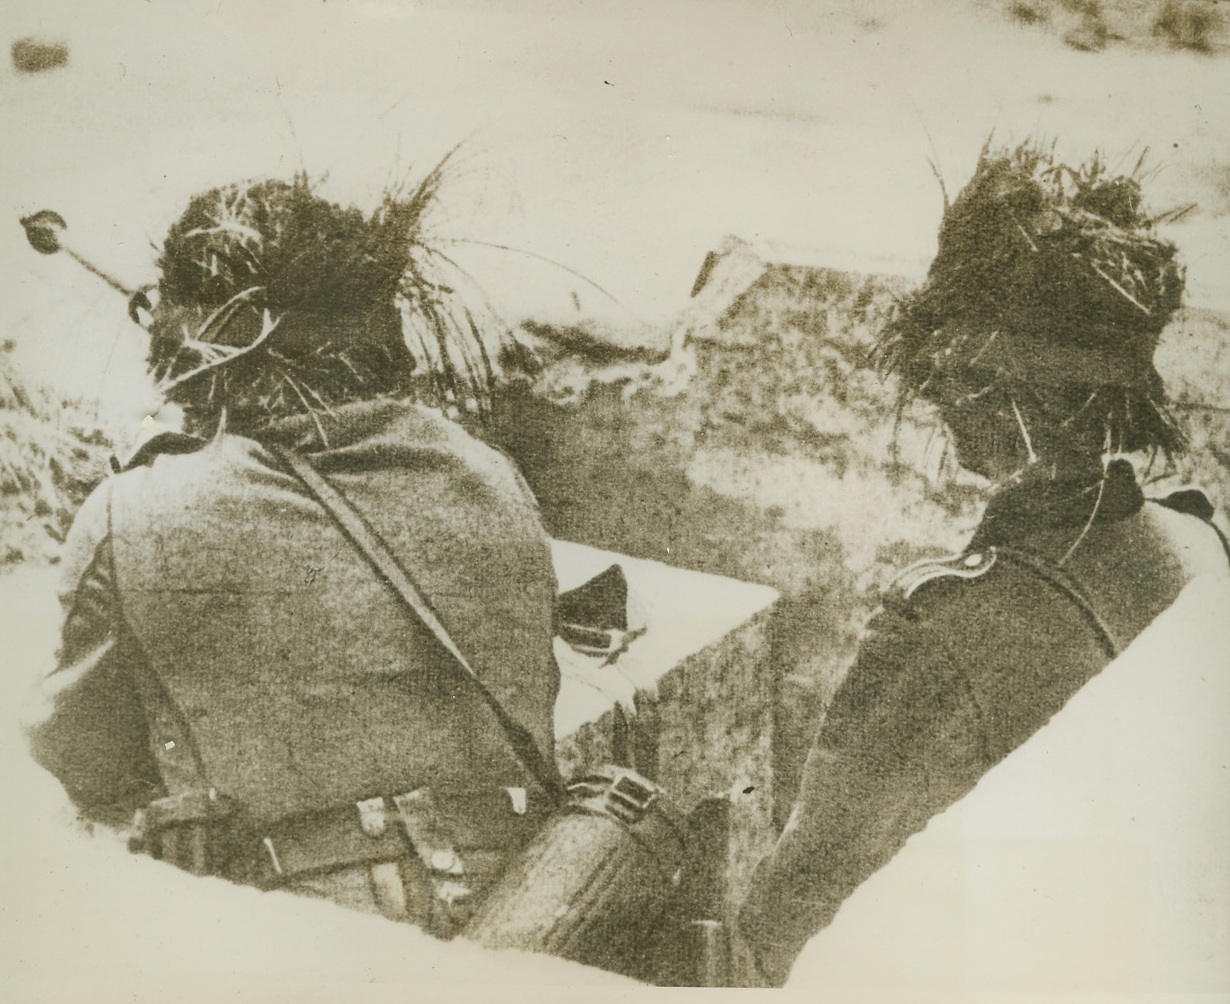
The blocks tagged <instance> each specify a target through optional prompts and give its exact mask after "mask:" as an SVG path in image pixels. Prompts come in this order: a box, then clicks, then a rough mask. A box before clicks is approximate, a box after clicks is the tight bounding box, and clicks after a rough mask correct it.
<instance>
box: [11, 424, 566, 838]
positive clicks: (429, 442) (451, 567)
mask: <svg viewBox="0 0 1230 1004" xmlns="http://www.w3.org/2000/svg"><path fill="white" fill-rule="evenodd" d="M323 431H324V433H325V435H326V436H327V444H326V443H325V442H322V441H321V438H320V433H318V432H317V431H316V426H315V425H314V424H313V423H311V422H309V421H307V420H306V419H305V420H303V421H302V422H299V421H291V422H287V423H284V424H282V425H281V426H275V427H273V428H271V429H270V430H269V433H268V435H269V436H270V437H273V438H276V439H278V440H279V441H281V442H282V443H284V444H286V445H290V446H292V447H294V448H296V449H298V450H299V452H301V454H302V455H304V456H305V457H306V458H308V459H309V460H310V461H311V462H312V464H313V465H314V466H315V467H316V469H317V470H318V471H319V472H320V473H321V474H323V475H324V476H325V477H326V478H328V479H329V480H330V481H331V482H332V484H333V485H334V486H335V487H336V488H338V489H339V490H340V491H342V492H343V493H344V494H345V495H346V496H347V498H348V499H349V500H350V502H351V503H352V504H353V506H354V507H355V508H356V509H357V510H358V511H359V512H360V513H361V514H362V515H363V517H364V518H365V519H366V520H367V521H368V522H369V524H370V525H371V526H372V527H373V528H374V529H375V530H376V532H377V533H379V534H380V535H381V536H382V537H383V538H384V540H385V541H386V543H387V544H388V545H389V547H390V549H391V550H392V551H393V553H394V554H395V555H396V556H397V557H398V558H399V560H401V561H402V562H403V564H404V566H405V567H406V568H407V569H408V570H410V572H411V574H412V575H413V576H414V577H415V578H416V579H417V580H418V582H419V585H420V586H421V587H422V589H423V592H424V593H425V594H426V595H427V596H428V597H429V598H430V600H431V602H432V603H433V605H434V607H435V609H436V611H437V612H438V614H439V616H440V619H441V621H442V622H443V623H444V625H445V626H446V628H447V629H448V630H449V632H450V634H451V635H452V636H453V638H454V639H455V641H456V642H457V644H458V646H459V647H460V648H461V649H462V650H463V652H464V653H465V654H466V655H467V657H468V659H469V661H470V662H471V664H472V665H473V666H474V667H475V669H476V671H477V673H478V675H479V676H480V678H481V679H482V680H483V682H484V683H485V684H486V686H487V688H488V689H489V690H490V691H491V692H492V693H493V694H494V696H495V697H496V698H497V699H498V700H499V701H500V702H501V704H502V705H503V707H504V708H505V710H506V711H507V712H508V713H509V714H510V715H511V716H512V717H513V718H514V719H515V720H516V721H518V722H519V723H520V724H521V725H523V726H524V727H525V728H526V729H527V730H528V731H529V732H530V733H531V734H532V735H533V737H534V738H535V740H536V741H537V743H538V745H539V747H540V749H541V750H542V752H543V753H544V755H545V756H546V757H548V761H549V762H550V757H551V753H552V750H553V728H552V723H553V716H554V704H555V697H556V694H557V691H558V684H559V674H558V669H557V667H556V665H555V660H554V656H553V651H552V633H553V632H552V616H553V609H554V601H555V593H556V580H555V574H554V570H553V566H552V561H551V554H550V549H549V543H548V540H547V538H546V535H545V533H544V531H543V529H542V525H541V522H540V519H539V514H538V511H537V508H536V505H535V503H534V500H533V498H532V497H531V495H530V492H529V489H528V488H527V487H526V486H525V484H524V482H523V481H522V479H521V478H520V476H519V475H518V474H517V472H516V471H515V469H514V467H513V466H512V464H511V463H510V462H509V461H508V459H507V458H506V457H504V456H503V455H502V454H500V453H498V452H496V451H495V450H492V449H490V448H488V447H486V446H484V445H482V444H480V443H479V442H477V441H476V440H474V439H473V438H471V437H470V436H469V435H468V434H466V433H465V432H464V431H463V430H462V429H460V428H459V427H458V426H456V425H455V424H453V423H451V422H448V421H446V420H444V419H443V418H441V417H439V416H437V415H435V414H434V413H432V412H429V411H427V410H425V409H420V408H417V407H414V406H410V405H406V404H400V403H395V402H378V403H373V404H365V405H354V406H348V407H344V408H341V409H338V411H337V414H336V416H335V417H331V418H325V419H324V420H323ZM169 445H170V446H173V447H175V448H177V449H185V447H183V446H182V445H179V446H177V445H176V444H175V443H171V444H169ZM187 449H189V450H190V452H182V453H178V454H176V453H174V452H165V451H164V452H159V451H158V450H157V449H156V448H155V449H154V450H153V451H152V454H151V453H150V452H149V451H147V454H146V455H144V456H139V457H138V458H137V461H136V462H135V464H133V465H131V466H130V469H128V470H126V471H125V472H124V473H121V474H119V475H117V476H116V477H113V478H110V479H109V480H108V481H106V482H105V483H104V484H103V485H102V486H101V487H100V488H99V489H98V490H97V491H96V492H95V493H94V494H93V495H92V496H91V497H90V499H89V500H88V501H87V502H86V504H85V506H84V507H83V509H82V510H81V513H80V514H79V516H78V519H77V521H76V523H75V524H74V526H73V529H72V531H71V533H70V535H69V539H68V543H67V548H66V556H65V559H64V564H65V569H64V571H65V587H64V591H63V594H62V599H63V604H64V612H65V621H64V629H63V647H62V649H61V651H60V654H59V661H58V665H57V667H56V669H55V670H54V672H52V673H51V674H50V675H49V676H48V678H47V679H46V680H45V681H44V686H43V704H42V707H41V709H40V711H39V713H38V714H37V715H36V716H35V720H34V722H33V723H32V727H31V731H30V738H31V742H32V748H33V751H34V753H35V755H36V757H37V758H38V759H39V760H40V761H41V762H42V763H43V764H44V765H45V766H46V767H47V768H48V769H50V770H51V771H52V772H53V773H55V774H56V775H57V776H58V777H59V778H60V779H61V781H62V782H63V783H64V785H65V787H66V788H67V790H68V791H69V793H70V794H71V795H72V797H73V798H74V799H75V800H76V801H77V803H78V804H79V805H80V806H81V807H82V808H83V809H85V810H86V811H87V813H89V814H90V815H93V816H95V817H97V818H101V819H105V820H109V821H113V822H121V821H124V820H126V819H127V818H128V817H129V816H130V815H131V812H132V810H133V809H134V808H135V807H137V806H139V805H142V804H144V803H146V802H147V801H149V800H150V798H151V797H154V796H157V795H160V794H164V793H171V794H174V793H177V792H179V791H182V790H185V789H186V788H190V787H192V786H193V784H194V783H196V784H199V782H200V779H201V778H202V777H203V778H204V779H205V780H207V782H208V783H209V784H210V785H212V786H214V787H216V789H217V790H218V791H219V792H221V793H223V794H225V795H227V796H228V797H229V798H231V799H233V800H235V802H237V803H238V804H239V806H240V807H241V809H242V810H243V812H244V813H245V815H246V816H247V817H248V818H249V819H250V820H251V821H253V822H255V823H262V822H269V821H274V820H279V819H282V818H285V817H288V816H292V815H295V814H297V813H302V812H306V811H312V810H316V809H323V808H331V807H334V806H339V805H343V804H345V803H348V802H349V803H353V802H355V801H357V800H360V799H366V798H371V797H375V796H379V795H388V794H395V793H401V792H405V791H410V790H413V789H415V788H418V787H422V786H445V787H449V786H451V787H464V786H472V787H482V786H483V785H500V786H524V787H532V784H531V783H530V782H529V780H528V779H527V778H526V777H525V776H524V771H523V769H522V768H521V767H520V766H519V764H518V762H517V761H516V760H515V759H514V758H513V756H512V755H511V753H510V751H509V747H508V745H507V742H506V740H505V738H504V733H503V732H502V731H501V729H500V727H499V726H498V724H497V723H496V721H495V718H494V716H493V714H492V712H491V711H490V709H489V708H488V707H487V706H486V705H485V704H483V702H482V701H481V699H480V698H479V697H477V696H476V695H475V693H474V692H473V690H472V688H471V687H469V686H467V685H466V682H465V681H464V679H463V678H462V676H461V673H460V670H459V669H458V667H457V666H456V665H454V664H453V663H452V661H451V659H450V658H449V657H448V656H447V655H445V654H444V653H443V652H442V650H441V649H440V648H439V646H438V645H437V643H435V642H434V640H433V639H432V638H431V636H430V635H429V634H428V632H427V630H426V628H424V627H423V626H422V625H421V624H420V623H419V622H418V621H417V620H416V619H415V618H414V617H413V616H412V615H411V614H410V613H409V612H408V611H407V610H406V608H405V607H404V606H403V605H402V603H401V601H400V600H399V599H398V597H397V596H396V594H395V593H394V592H393V591H392V590H391V589H390V588H389V587H388V586H387V585H385V584H384V583H382V582H381V581H380V580H379V579H378V578H377V577H376V575H375V574H374V572H373V571H372V569H371V568H370V567H369V566H368V565H367V564H366V562H365V561H364V559H363V558H362V557H361V556H360V555H359V553H358V552H357V551H356V550H355V549H354V547H353V545H352V544H351V543H349V542H348V541H347V539H346V538H345V537H343V536H342V534H341V532H340V530H339V529H338V528H337V527H336V526H335V524H334V523H333V521H332V520H331V519H330V517H329V516H328V515H327V514H326V513H325V512H324V511H323V509H322V508H321V507H320V506H319V504H318V503H317V502H316V501H315V500H314V499H313V498H312V497H311V496H310V495H309V494H308V492H307V490H306V489H305V488H304V487H303V486H302V484H301V483H300V482H299V481H298V480H297V479H296V478H295V477H294V476H293V475H292V474H291V473H289V472H287V471H285V470H283V469H281V468H280V467H279V465H278V463H277V461H276V460H275V459H274V457H273V456H272V455H271V454H270V453H269V452H268V451H267V450H266V449H265V448H264V447H262V445H261V444H260V443H259V442H257V441H255V440H253V439H248V438H244V437H242V436H236V435H228V434H223V435H221V436H218V437H216V438H215V439H214V440H213V441H212V442H210V443H208V444H205V445H200V444H192V445H190V446H189V447H187Z"/></svg>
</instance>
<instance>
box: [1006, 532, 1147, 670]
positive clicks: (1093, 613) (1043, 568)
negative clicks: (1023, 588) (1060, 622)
mask: <svg viewBox="0 0 1230 1004" xmlns="http://www.w3.org/2000/svg"><path fill="white" fill-rule="evenodd" d="M994 550H995V551H996V553H997V554H999V556H1000V557H1001V558H1006V559H1008V561H1010V562H1012V563H1013V564H1016V565H1018V566H1020V567H1021V568H1025V569H1028V570H1029V571H1030V572H1031V573H1033V574H1034V575H1035V576H1037V577H1038V578H1040V579H1042V580H1044V581H1045V582H1047V583H1048V584H1049V585H1050V586H1051V587H1052V588H1054V589H1055V590H1056V592H1059V593H1062V594H1063V595H1064V596H1065V597H1067V599H1068V600H1070V601H1071V602H1072V604H1073V605H1074V606H1076V607H1077V608H1078V609H1079V610H1080V611H1081V613H1082V614H1083V615H1084V617H1085V620H1086V621H1087V622H1088V623H1089V626H1090V627H1092V628H1093V630H1094V633H1095V634H1096V635H1097V636H1098V640H1099V641H1100V642H1101V643H1102V647H1103V648H1104V649H1105V650H1106V654H1107V656H1109V657H1110V658H1111V659H1114V658H1115V657H1116V656H1117V655H1118V654H1119V653H1120V652H1122V651H1123V646H1122V645H1121V644H1120V643H1119V640H1118V639H1117V638H1116V637H1115V634H1114V632H1113V631H1111V629H1110V626H1109V625H1108V624H1107V623H1106V621H1105V620H1104V619H1103V618H1102V615H1101V614H1100V613H1098V610H1097V608H1096V607H1095V606H1094V605H1093V603H1092V601H1091V600H1090V599H1089V597H1088V596H1087V595H1086V594H1085V591H1084V589H1082V588H1081V586H1080V584H1079V583H1078V582H1077V581H1076V580H1075V579H1074V578H1073V577H1072V576H1071V575H1069V574H1068V573H1067V572H1065V571H1064V570H1063V568H1061V567H1060V566H1059V565H1057V564H1056V563H1055V562H1053V561H1048V560H1047V559H1046V558H1044V557H1042V556H1041V555H1038V554H1034V553H1033V552H1031V551H1026V550H1022V549H1019V548H1007V547H997V548H994Z"/></svg>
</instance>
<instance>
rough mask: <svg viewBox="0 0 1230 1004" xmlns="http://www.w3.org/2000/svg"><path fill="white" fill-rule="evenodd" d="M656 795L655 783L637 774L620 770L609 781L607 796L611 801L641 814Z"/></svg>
mask: <svg viewBox="0 0 1230 1004" xmlns="http://www.w3.org/2000/svg"><path fill="white" fill-rule="evenodd" d="M657 797H658V788H657V786H656V785H654V784H652V783H650V782H649V781H646V780H645V779H644V778H642V777H640V776H639V775H637V774H633V773H630V772H622V771H621V772H620V773H619V774H618V775H617V776H616V777H615V780H614V781H612V782H611V787H610V790H609V798H610V800H611V801H612V802H616V803H618V804H619V805H621V806H623V807H625V808H629V809H631V810H632V811H633V812H635V813H637V815H641V814H642V813H644V812H645V810H646V809H648V808H649V806H650V805H652V804H653V801H654V799H656V798H657Z"/></svg>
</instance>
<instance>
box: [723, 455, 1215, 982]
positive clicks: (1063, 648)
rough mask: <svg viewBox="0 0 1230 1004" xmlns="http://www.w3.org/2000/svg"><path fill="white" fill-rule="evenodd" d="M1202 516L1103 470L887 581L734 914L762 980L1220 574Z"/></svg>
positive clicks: (1031, 495) (1124, 472) (1030, 495)
mask: <svg viewBox="0 0 1230 1004" xmlns="http://www.w3.org/2000/svg"><path fill="white" fill-rule="evenodd" d="M1177 510H1186V511H1177ZM1211 514H1212V510H1211V507H1210V506H1209V505H1208V502H1207V500H1205V499H1204V497H1203V496H1202V495H1200V494H1199V493H1197V492H1187V493H1182V494H1181V495H1179V496H1174V497H1172V499H1171V500H1168V504H1158V503H1156V502H1145V500H1144V498H1143V495H1142V493H1141V490H1140V488H1139V487H1138V485H1137V483H1136V480H1135V477H1134V475H1133V472H1132V469H1131V467H1130V466H1129V465H1128V464H1127V463H1126V462H1124V461H1118V462H1115V463H1112V464H1111V466H1110V468H1109V471H1108V473H1107V476H1106V478H1105V480H1104V481H1103V482H1101V483H1100V484H1095V485H1093V486H1092V487H1088V486H1080V485H1072V484H1068V485H1065V484H1062V483H1055V482H1049V483H1045V484H1041V485H1021V486H1018V487H1015V488H1009V489H1007V490H1004V491H1002V492H1001V493H999V494H998V495H997V496H996V497H995V498H993V499H992V501H991V503H990V504H989V505H988V508H987V511H986V513H985V516H984V519H983V521H982V523H981V524H980V526H979V528H978V530H977V532H976V533H975V535H974V537H973V539H972V541H971V542H970V545H969V548H968V549H967V551H966V552H965V553H964V554H962V555H959V556H956V557H954V558H951V559H946V560H942V561H933V562H924V563H922V564H920V565H919V566H916V567H915V568H913V569H910V570H908V571H907V572H906V573H905V574H904V575H903V576H902V577H901V579H900V580H899V582H898V583H897V584H896V585H895V586H894V588H892V589H891V590H890V591H889V593H888V595H887V596H886V597H885V601H884V605H883V608H882V609H881V611H880V612H879V613H878V614H877V616H876V617H874V618H873V620H872V622H871V624H870V626H869V632H868V636H867V637H866V639H865V641H864V644H863V645H862V647H861V650H860V652H859V655H858V658H857V660H856V662H855V664H854V665H853V667H852V668H851V670H850V672H849V674H848V675H847V677H846V679H845V681H844V682H843V684H842V686H841V687H840V688H839V690H838V693H837V695H836V696H835V698H834V700H833V704H832V706H831V707H830V708H829V710H828V713H827V715H826V718H825V720H824V722H823V724H822V726H821V729H820V732H819V735H818V738H817V741H816V744H815V746H814V747H813V749H812V751H811V754H810V757H809V759H808V762H807V764H806V767H805V769H804V778H803V784H802V788H801V793H800V796H799V799H798V802H797V804H796V806H795V809H794V812H793V813H792V815H791V818H790V820H789V821H788V823H787V825H786V828H785V831H784V832H783V834H782V836H781V839H780V840H779V842H778V844H777V847H776V849H775V850H774V852H773V853H772V854H771V855H770V857H769V858H767V859H766V860H765V861H764V862H763V863H762V864H761V867H760V869H759V870H758V872H757V874H756V878H755V881H754V884H753V889H752V892H751V895H750V896H749V899H748V901H747V903H746V904H745V906H744V909H743V912H742V916H741V925H742V928H743V933H744V935H745V936H746V937H747V938H748V940H749V942H750V943H751V944H752V946H753V947H754V948H755V949H756V951H757V952H758V953H759V955H760V958H761V960H762V962H763V964H764V966H765V969H766V972H767V974H768V975H769V976H770V978H773V979H778V980H781V979H784V977H785V975H786V973H787V972H788V970H789V966H790V963H791V962H792V961H793V959H794V957H795V955H796V954H797V953H798V951H799V950H800V949H801V948H802V946H803V945H804V944H805V943H806V941H807V940H808V939H809V938H810V937H811V936H812V935H813V934H814V933H815V932H816V931H818V930H819V929H820V928H822V927H823V926H825V925H826V924H828V923H829V921H830V920H831V919H832V917H833V915H834V914H835V913H836V911H837V908H838V907H839V906H840V905H841V903H842V902H843V901H844V900H845V899H846V897H848V896H849V895H850V893H851V892H853V891H854V889H855V888H856V887H857V886H858V885H859V884H861V883H862V882H863V881H864V880H865V879H866V878H867V877H868V876H869V875H871V874H872V873H873V872H874V871H876V870H877V869H879V868H880V867H881V866H882V865H884V864H885V863H886V862H887V861H888V860H889V859H890V858H891V857H892V856H893V855H894V854H895V853H896V852H897V851H898V850H899V849H900V848H901V846H902V845H903V844H904V843H905V841H906V839H907V838H908V837H909V836H910V835H911V834H913V833H915V832H917V831H918V830H920V829H922V827H923V826H924V825H925V824H926V822H927V820H928V819H930V817H931V816H933V815H935V814H936V813H938V812H940V811H942V810H943V809H945V808H946V807H948V806H949V805H951V804H952V803H954V802H955V801H957V800H958V799H959V798H961V797H962V796H963V795H964V794H965V793H967V792H968V791H969V790H970V789H971V788H972V787H973V786H974V785H975V783H976V782H977V781H978V779H979V778H980V777H981V776H982V775H983V774H984V773H985V772H986V771H987V770H988V769H989V768H990V767H992V766H993V765H994V764H996V763H997V762H999V761H1000V760H1001V759H1003V758H1004V757H1005V756H1006V755H1007V754H1008V753H1009V752H1011V751H1012V750H1013V749H1015V748H1016V747H1017V746H1019V745H1020V744H1021V743H1023V742H1024V741H1025V740H1026V739H1028V738H1029V737H1030V736H1031V735H1032V734H1033V733H1034V732H1035V731H1037V730H1038V729H1039V728H1040V727H1041V726H1042V725H1044V724H1045V723H1046V722H1047V720H1048V719H1050V717H1051V716H1052V715H1054V714H1055V713H1056V712H1057V711H1058V710H1059V709H1060V708H1062V707H1063V705H1064V704H1065V703H1066V702H1067V701H1068V699H1069V698H1070V697H1071V696H1072V695H1073V694H1074V693H1075V692H1076V691H1077V690H1078V689H1080V687H1081V686H1082V685H1083V684H1084V683H1085V682H1086V681H1087V680H1089V679H1090V678H1091V677H1092V676H1093V675H1094V674H1096V673H1098V672H1099V671H1100V670H1101V669H1103V668H1104V667H1105V666H1106V665H1107V663H1108V662H1109V661H1110V660H1111V659H1112V658H1113V656H1114V655H1115V654H1116V653H1117V652H1118V651H1119V650H1121V649H1122V648H1123V647H1124V646H1126V644H1127V643H1128V642H1130V641H1131V640H1132V639H1133V638H1134V637H1135V636H1136V635H1137V634H1138V633H1139V632H1140V631H1141V630H1142V629H1143V628H1144V627H1146V626H1147V625H1148V624H1149V623H1150V622H1151V621H1152V620H1153V619H1154V617H1156V616H1157V615H1158V614H1159V613H1161V612H1162V611H1163V610H1164V609H1165V608H1166V607H1168V606H1169V605H1170V604H1171V603H1172V602H1173V601H1174V599H1175V598H1176V597H1177V595H1178V593H1179V592H1180V590H1181V589H1182V588H1183V586H1184V585H1186V584H1187V582H1189V581H1190V580H1191V579H1192V578H1194V577H1195V576H1197V575H1199V574H1202V573H1212V574H1218V575H1225V574H1227V568H1228V562H1227V553H1226V551H1225V549H1224V541H1223V540H1219V535H1218V532H1217V531H1216V530H1215V529H1214V527H1213V526H1211V525H1209V523H1208V522H1206V520H1207V519H1208V517H1210V516H1211ZM1198 517H1204V518H1203V519H1202V518H1198Z"/></svg>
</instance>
